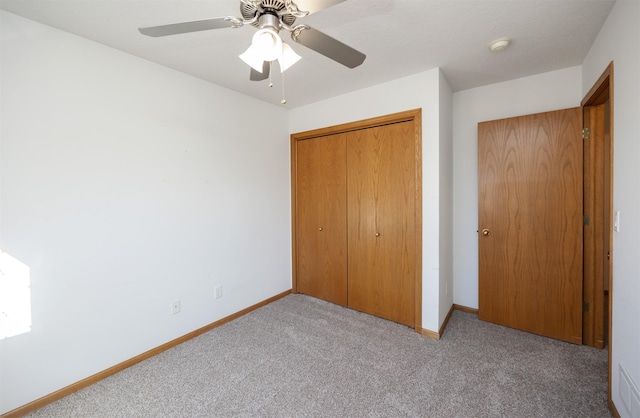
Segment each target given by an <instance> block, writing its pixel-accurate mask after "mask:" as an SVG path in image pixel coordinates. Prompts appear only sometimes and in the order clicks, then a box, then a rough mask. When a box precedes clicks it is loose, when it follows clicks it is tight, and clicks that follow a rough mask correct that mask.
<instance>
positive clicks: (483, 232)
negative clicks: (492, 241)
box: [482, 228, 491, 237]
mask: <svg viewBox="0 0 640 418" xmlns="http://www.w3.org/2000/svg"><path fill="white" fill-rule="evenodd" d="M482 235H484V236H485V237H488V236H489V235H491V231H489V230H488V229H487V228H485V229H483V230H482Z"/></svg>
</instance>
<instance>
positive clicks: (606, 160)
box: [581, 62, 613, 405]
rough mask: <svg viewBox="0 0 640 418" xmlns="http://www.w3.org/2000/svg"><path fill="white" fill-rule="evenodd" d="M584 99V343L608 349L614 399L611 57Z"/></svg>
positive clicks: (609, 386)
mask: <svg viewBox="0 0 640 418" xmlns="http://www.w3.org/2000/svg"><path fill="white" fill-rule="evenodd" d="M581 105H582V107H583V128H584V129H583V137H584V139H585V146H584V156H585V160H584V207H585V212H584V214H585V230H584V231H585V233H584V242H583V245H584V278H583V306H584V309H583V310H584V313H583V344H585V345H589V346H593V347H597V348H605V347H606V348H607V350H608V366H607V367H608V376H609V379H608V380H609V381H608V399H609V404H610V405H611V312H612V282H613V276H612V268H611V267H612V263H611V260H612V258H613V248H612V241H613V240H612V238H613V237H612V235H613V234H612V232H613V62H611V63H609V65H608V66H607V68H606V69H605V71H604V72H603V73H602V75H601V76H600V78H599V79H598V80H597V81H596V83H595V84H594V85H593V87H592V88H591V90H590V91H589V92H588V93H587V94H586V96H585V97H584V99H583V100H582V103H581Z"/></svg>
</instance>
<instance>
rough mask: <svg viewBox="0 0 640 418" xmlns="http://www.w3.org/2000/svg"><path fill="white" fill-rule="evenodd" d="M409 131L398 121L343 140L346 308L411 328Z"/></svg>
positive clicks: (413, 264)
mask: <svg viewBox="0 0 640 418" xmlns="http://www.w3.org/2000/svg"><path fill="white" fill-rule="evenodd" d="M414 130H415V128H414V124H413V123H412V122H399V123H392V124H388V125H382V126H377V127H373V128H368V129H361V130H356V131H352V132H349V133H348V134H347V135H348V136H347V213H348V217H347V225H348V251H347V253H348V254H349V263H348V277H349V280H348V306H349V307H350V308H353V309H356V310H359V311H362V312H366V313H369V314H372V315H376V316H379V317H382V318H386V319H390V320H392V321H395V322H399V323H401V324H405V325H408V326H411V327H413V326H414V325H415V289H414V287H415V279H414V278H415V272H416V270H415V269H416V257H417V254H416V246H415V242H416V236H415V234H416V221H415V218H416V217H415V210H416V196H415V190H416V172H415V170H416V168H415V137H416V135H415V131H414Z"/></svg>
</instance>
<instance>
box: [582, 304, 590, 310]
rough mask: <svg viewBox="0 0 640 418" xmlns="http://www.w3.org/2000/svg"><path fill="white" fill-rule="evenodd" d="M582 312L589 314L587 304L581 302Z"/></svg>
mask: <svg viewBox="0 0 640 418" xmlns="http://www.w3.org/2000/svg"><path fill="white" fill-rule="evenodd" d="M582 312H589V302H587V301H582Z"/></svg>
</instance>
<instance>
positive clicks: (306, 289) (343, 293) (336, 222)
mask: <svg viewBox="0 0 640 418" xmlns="http://www.w3.org/2000/svg"><path fill="white" fill-rule="evenodd" d="M296 153H297V158H296V165H297V167H296V177H297V190H296V199H297V202H296V204H297V208H296V213H297V220H298V224H297V228H296V233H297V239H296V242H297V291H298V292H300V293H304V294H307V295H310V296H314V297H317V298H319V299H323V300H327V301H330V302H333V303H336V304H340V305H346V304H347V224H346V222H347V207H346V204H347V202H346V196H347V186H346V173H347V169H346V134H336V135H329V136H324V137H318V138H312V139H306V140H303V141H297V143H296Z"/></svg>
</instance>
